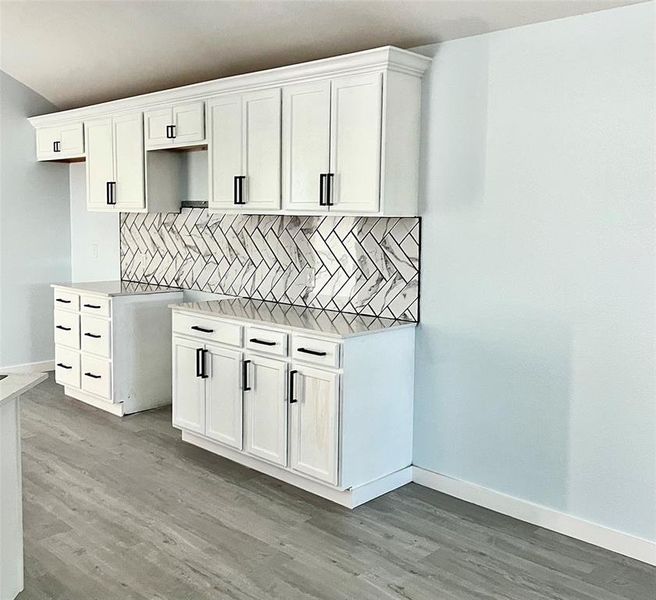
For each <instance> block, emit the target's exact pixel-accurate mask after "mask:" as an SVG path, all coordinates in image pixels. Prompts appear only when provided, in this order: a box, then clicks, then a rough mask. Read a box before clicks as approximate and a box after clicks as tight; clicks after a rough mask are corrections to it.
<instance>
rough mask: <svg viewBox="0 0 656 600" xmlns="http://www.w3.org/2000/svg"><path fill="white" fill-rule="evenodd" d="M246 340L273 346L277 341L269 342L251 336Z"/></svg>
mask: <svg viewBox="0 0 656 600" xmlns="http://www.w3.org/2000/svg"><path fill="white" fill-rule="evenodd" d="M248 341H249V342H253V343H254V344H262V345H263V346H275V345H276V344H277V342H269V341H267V340H258V339H257V338H251V339H250V340H248Z"/></svg>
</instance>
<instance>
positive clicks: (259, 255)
mask: <svg viewBox="0 0 656 600" xmlns="http://www.w3.org/2000/svg"><path fill="white" fill-rule="evenodd" d="M419 230H420V228H419V219H418V218H377V217H308V216H288V215H285V216H280V215H234V214H226V215H210V214H208V212H207V209H203V208H183V209H182V211H181V212H180V214H173V213H171V214H162V215H160V214H145V215H140V214H129V215H128V214H123V215H121V275H122V278H123V279H126V280H130V281H147V282H148V283H156V284H161V285H171V286H177V287H184V288H187V289H193V290H201V291H206V292H214V293H224V294H230V295H233V296H244V297H248V298H256V299H259V300H270V301H274V302H285V303H292V304H300V305H304V306H309V307H312V308H326V309H332V310H345V311H348V312H356V313H358V314H362V315H370V316H376V317H378V316H383V317H390V318H396V319H406V320H410V321H416V320H417V317H418V315H417V306H418V302H417V299H418V293H419V247H420V239H419Z"/></svg>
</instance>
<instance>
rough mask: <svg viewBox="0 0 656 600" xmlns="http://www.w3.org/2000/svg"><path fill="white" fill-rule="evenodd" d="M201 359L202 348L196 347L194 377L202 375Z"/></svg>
mask: <svg viewBox="0 0 656 600" xmlns="http://www.w3.org/2000/svg"><path fill="white" fill-rule="evenodd" d="M202 360H203V349H202V348H196V377H202V376H203V366H202V364H201V363H202Z"/></svg>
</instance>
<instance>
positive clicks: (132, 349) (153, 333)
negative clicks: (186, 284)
mask: <svg viewBox="0 0 656 600" xmlns="http://www.w3.org/2000/svg"><path fill="white" fill-rule="evenodd" d="M53 287H54V304H55V313H54V326H55V381H57V383H59V384H61V385H63V386H64V391H65V393H66V395H68V396H71V397H73V398H77V399H78V400H81V401H83V402H86V403H87V404H91V405H92V406H95V407H96V408H101V409H103V410H105V411H107V412H110V413H112V414H114V415H117V416H123V415H124V414H129V413H134V412H139V411H142V410H148V409H150V408H155V407H157V406H163V405H166V404H170V403H171V388H170V385H169V382H170V374H171V361H170V355H169V353H168V341H169V339H170V335H171V328H170V321H169V314H168V308H167V307H168V304H170V303H171V302H176V301H180V300H181V299H182V292H177V291H170V292H161V293H149V294H130V295H121V296H115V297H109V296H107V295H103V294H99V293H95V292H94V293H92V292H89V291H86V290H84V289H75V288H69V287H64V286H53Z"/></svg>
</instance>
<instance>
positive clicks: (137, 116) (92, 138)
mask: <svg viewBox="0 0 656 600" xmlns="http://www.w3.org/2000/svg"><path fill="white" fill-rule="evenodd" d="M86 145H87V149H88V151H87V208H88V209H89V210H93V211H115V212H118V211H121V212H144V211H145V210H146V198H145V189H144V146H143V116H142V114H141V113H128V114H124V115H119V116H115V117H110V118H106V119H96V120H93V121H88V122H87V123H86Z"/></svg>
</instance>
